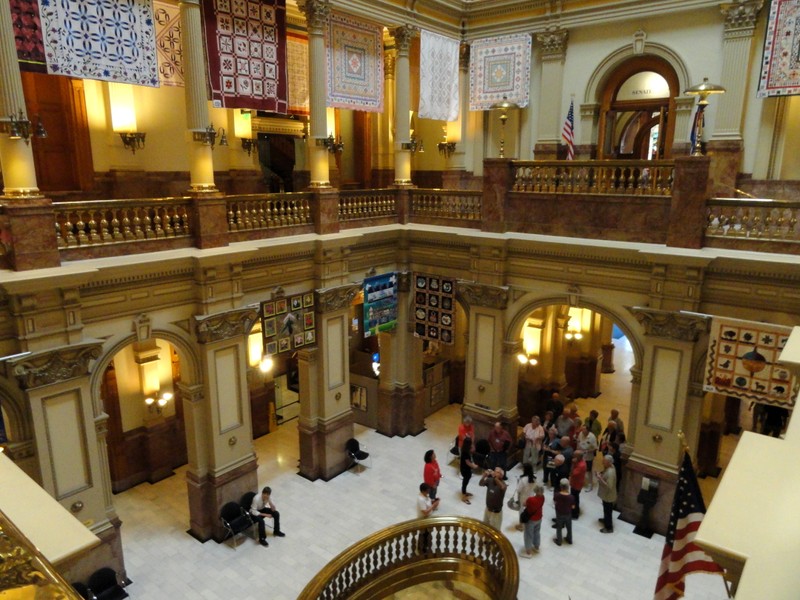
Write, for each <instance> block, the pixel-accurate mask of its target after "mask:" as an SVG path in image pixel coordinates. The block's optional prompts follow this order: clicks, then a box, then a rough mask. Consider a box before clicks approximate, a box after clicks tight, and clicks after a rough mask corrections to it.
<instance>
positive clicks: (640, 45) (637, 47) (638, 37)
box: [633, 29, 647, 55]
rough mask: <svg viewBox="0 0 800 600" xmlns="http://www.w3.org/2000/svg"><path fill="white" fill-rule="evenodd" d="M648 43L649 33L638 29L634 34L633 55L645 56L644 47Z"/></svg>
mask: <svg viewBox="0 0 800 600" xmlns="http://www.w3.org/2000/svg"><path fill="white" fill-rule="evenodd" d="M646 41H647V33H646V32H645V31H644V30H643V29H637V30H636V31H635V32H634V34H633V53H634V54H637V55H638V54H644V45H645V42H646Z"/></svg>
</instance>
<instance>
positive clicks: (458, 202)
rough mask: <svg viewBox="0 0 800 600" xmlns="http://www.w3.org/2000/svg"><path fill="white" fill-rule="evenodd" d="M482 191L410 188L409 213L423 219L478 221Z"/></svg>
mask: <svg viewBox="0 0 800 600" xmlns="http://www.w3.org/2000/svg"><path fill="white" fill-rule="evenodd" d="M482 198H483V192H481V191H470V190H426V189H415V190H411V214H412V215H413V216H414V217H417V218H420V219H425V218H434V219H460V220H467V221H480V219H481V199H482Z"/></svg>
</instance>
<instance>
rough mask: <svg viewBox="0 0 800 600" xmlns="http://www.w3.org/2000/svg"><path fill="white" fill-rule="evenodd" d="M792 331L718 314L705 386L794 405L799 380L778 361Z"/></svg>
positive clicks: (709, 348) (722, 392)
mask: <svg viewBox="0 0 800 600" xmlns="http://www.w3.org/2000/svg"><path fill="white" fill-rule="evenodd" d="M790 333H791V328H789V327H782V326H780V325H772V324H769V323H759V322H756V321H739V320H736V319H725V318H720V317H715V318H714V319H713V321H712V323H711V334H710V337H709V343H708V362H707V365H706V376H705V380H704V382H703V389H704V390H705V391H707V392H716V393H717V394H723V395H726V396H736V397H737V398H743V399H745V400H750V401H753V402H760V403H763V404H772V405H775V406H783V407H786V408H792V407H793V406H794V403H795V400H796V398H797V387H798V381H797V378H796V377H794V376H792V374H791V372H790V371H789V369H787V368H786V367H784V366H782V365H780V364H779V363H778V357H779V356H780V353H781V350H783V348H784V346H785V345H786V342H787V341H788V339H789V334H790Z"/></svg>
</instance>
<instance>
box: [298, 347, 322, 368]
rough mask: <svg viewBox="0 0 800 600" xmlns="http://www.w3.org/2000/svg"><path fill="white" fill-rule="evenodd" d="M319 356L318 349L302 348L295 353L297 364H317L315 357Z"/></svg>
mask: <svg viewBox="0 0 800 600" xmlns="http://www.w3.org/2000/svg"><path fill="white" fill-rule="evenodd" d="M318 355H319V348H316V347H314V348H302V349H300V350H298V351H297V360H298V361H299V362H307V363H308V364H313V363H316V362H317V356H318Z"/></svg>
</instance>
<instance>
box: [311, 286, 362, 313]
mask: <svg viewBox="0 0 800 600" xmlns="http://www.w3.org/2000/svg"><path fill="white" fill-rule="evenodd" d="M359 289H361V288H360V286H359V285H358V284H354V283H348V284H345V285H340V286H338V287H333V288H327V289H324V290H317V292H316V294H317V298H316V306H317V310H318V312H321V313H327V312H335V311H337V310H342V309H344V308H348V307H349V306H350V304H352V302H353V298H355V297H356V294H358V290H359Z"/></svg>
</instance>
